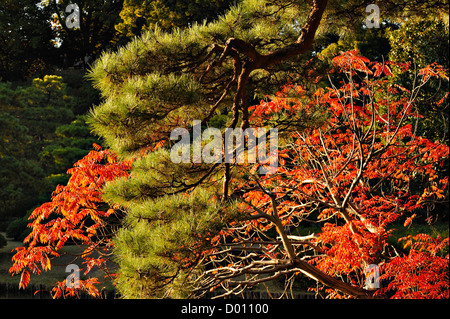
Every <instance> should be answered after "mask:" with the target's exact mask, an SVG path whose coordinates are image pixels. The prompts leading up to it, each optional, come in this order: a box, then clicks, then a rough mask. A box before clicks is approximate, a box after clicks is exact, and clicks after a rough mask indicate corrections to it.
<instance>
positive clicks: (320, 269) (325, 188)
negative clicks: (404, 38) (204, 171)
mask: <svg viewBox="0 0 450 319" xmlns="http://www.w3.org/2000/svg"><path fill="white" fill-rule="evenodd" d="M332 66H333V70H332V74H333V78H334V79H337V80H335V81H336V82H337V83H333V82H332V83H331V86H330V87H327V88H321V89H319V90H317V91H316V92H309V91H306V90H305V89H303V88H302V87H300V86H297V85H287V86H285V87H284V88H283V89H282V90H281V91H280V92H279V93H278V94H277V95H276V96H275V97H273V98H271V99H270V100H267V101H261V103H260V104H259V105H256V106H254V107H252V108H250V111H251V115H250V118H249V119H250V123H251V124H252V125H253V126H264V125H271V126H277V127H282V128H283V130H282V135H281V136H282V139H283V140H282V143H280V146H281V149H280V151H279V154H278V156H279V159H280V166H279V168H278V170H277V171H276V172H274V173H273V174H268V175H265V176H258V175H256V174H253V173H252V172H255V171H256V169H255V168H257V166H258V165H259V164H243V165H235V166H232V167H231V169H230V171H231V172H232V173H233V179H232V181H231V184H230V185H232V187H230V188H231V191H230V196H229V198H228V199H227V200H223V201H222V202H221V203H220V205H217V206H218V207H220V209H219V208H218V211H219V214H221V215H226V214H229V216H233V217H232V218H233V220H232V221H231V222H229V221H228V220H227V221H226V222H227V227H224V228H223V229H212V228H213V226H212V225H216V226H214V227H216V228H217V227H218V226H217V225H219V224H220V223H217V221H215V218H216V215H217V212H215V213H214V214H213V213H212V212H211V213H210V214H209V215H207V216H210V218H204V220H201V222H200V219H198V220H195V222H192V221H189V222H187V218H188V217H189V216H191V215H189V214H187V213H186V214H182V212H180V211H179V210H180V209H181V208H179V207H178V206H180V205H181V206H182V207H184V208H183V209H186V210H187V211H188V209H187V208H186V207H189V205H192V206H193V207H194V206H195V205H193V203H191V202H190V200H188V199H189V198H190V197H189V196H188V197H189V198H187V199H183V198H184V197H183V196H184V195H186V194H190V191H186V192H185V193H186V194H185V193H183V194H184V195H183V194H181V195H180V196H179V197H177V198H178V200H179V202H180V203H179V204H178V203H173V202H170V198H168V197H162V198H163V199H164V200H165V201H161V202H156V201H152V200H149V201H147V202H145V205H148V206H145V207H147V211H148V212H149V216H147V215H145V214H143V213H142V214H137V213H135V212H134V213H133V209H134V208H136V205H135V206H133V207H131V208H130V211H131V215H133V214H134V215H136V216H138V217H139V221H138V222H135V226H134V227H135V228H134V229H133V228H132V227H131V226H130V225H134V224H133V223H131V222H129V223H128V224H129V225H128V228H129V230H128V233H127V232H123V234H122V237H123V236H125V235H127V236H132V235H133V236H138V235H139V236H143V235H142V234H147V233H146V232H144V231H143V230H144V229H148V228H149V227H150V226H149V225H150V223H153V224H152V225H153V227H155V229H156V228H157V226H158V225H159V226H158V227H159V229H160V231H161V230H162V231H161V234H160V235H159V236H160V237H161V238H166V237H167V238H168V239H167V240H166V241H167V243H170V247H171V249H172V250H173V251H170V253H168V252H169V250H168V248H167V247H169V246H168V245H169V244H167V243H165V244H164V245H166V246H164V245H162V244H158V245H157V244H155V243H154V242H156V241H157V239H159V238H151V240H150V239H149V238H144V237H142V238H141V237H136V238H137V239H136V240H139V239H141V240H142V241H143V242H150V243H151V244H148V245H147V246H145V247H153V248H154V247H157V248H158V249H159V250H157V254H158V256H164V258H167V260H170V261H171V262H172V263H173V264H177V263H178V264H181V265H182V267H184V268H183V271H184V270H186V271H185V275H183V277H182V278H181V280H182V283H181V284H179V286H183V287H187V286H189V287H192V295H197V296H199V295H200V296H201V295H205V294H206V293H209V292H211V291H214V290H215V289H217V288H221V289H223V291H224V294H225V295H227V294H238V293H239V292H241V291H243V290H245V289H247V288H249V287H253V286H255V285H257V284H260V283H264V282H266V281H269V280H274V279H277V278H281V277H284V278H286V280H285V283H286V291H287V290H288V288H287V287H289V286H290V285H292V283H293V281H294V280H295V279H296V278H298V276H300V275H306V276H308V277H310V278H313V279H315V280H316V281H317V282H318V283H320V284H317V285H315V286H314V287H311V288H310V290H312V291H315V292H316V293H317V294H321V295H322V296H324V297H326V298H348V297H356V298H373V297H375V298H448V297H449V286H448V279H449V278H448V262H449V255H448V244H449V239H448V238H442V237H440V236H437V237H436V236H435V237H432V236H430V235H427V234H413V235H407V236H404V237H402V238H399V239H397V238H396V237H395V236H394V234H395V232H396V230H397V229H398V228H408V227H410V226H411V225H412V224H413V223H415V221H416V219H417V218H418V216H419V215H420V212H421V211H424V210H426V209H427V208H429V207H431V206H433V205H439V204H441V203H443V202H444V201H445V200H446V199H448V172H447V171H446V167H445V164H446V163H447V164H448V153H449V148H448V146H447V145H444V144H442V143H440V142H438V141H431V140H429V139H427V138H424V137H421V136H420V134H418V131H417V122H418V121H420V118H421V116H420V114H418V113H417V111H416V108H415V106H414V103H415V98H416V97H417V94H418V92H419V91H420V90H421V88H422V87H423V86H425V85H426V84H427V82H428V81H429V80H430V79H432V78H436V79H441V80H442V81H448V77H447V74H446V72H447V71H446V70H443V69H442V67H440V66H438V65H431V66H428V67H426V68H424V69H421V70H420V71H419V72H418V77H417V81H416V83H415V85H414V86H413V87H411V88H405V87H403V86H400V85H399V84H398V83H396V82H395V79H394V74H395V73H400V74H401V73H403V72H405V71H406V70H408V68H410V65H409V64H404V63H393V62H385V63H380V62H371V61H369V60H368V59H367V58H365V57H363V56H361V55H360V54H359V52H357V51H349V52H342V53H341V54H339V55H338V56H336V57H335V58H334V59H333V60H332ZM438 98H439V103H444V102H446V101H447V99H448V93H446V94H445V95H444V96H440V97H438ZM319 115H320V116H319ZM302 120H303V122H302ZM305 123H306V124H305ZM154 155H155V154H154ZM156 155H157V154H156ZM138 163H139V161H138ZM152 163H153V162H152ZM168 165H169V164H167V165H166V166H168ZM253 165H255V166H254V167H252V166H253ZM137 166H138V168H139V167H140V166H139V165H137ZM151 169H153V170H154V171H158V170H157V169H154V168H151ZM130 170H131V161H125V162H120V161H118V159H117V157H116V156H115V155H114V154H113V153H112V152H111V151H108V150H101V149H100V148H97V149H96V150H95V151H92V152H91V153H90V154H89V155H88V156H86V157H85V158H83V159H82V160H81V161H79V162H77V163H76V164H75V166H74V168H73V169H71V170H69V171H68V173H69V174H71V175H72V177H71V179H70V180H69V182H68V184H67V186H64V187H63V186H59V187H58V188H57V189H56V191H55V192H54V195H53V198H52V201H51V202H49V203H45V204H44V205H42V206H41V207H39V208H37V209H36V210H35V211H34V212H33V214H32V215H31V217H30V220H31V223H30V227H31V228H32V232H31V234H30V235H29V236H28V237H27V238H26V239H25V241H24V243H25V244H26V245H27V246H26V247H20V248H17V252H16V254H15V256H14V257H13V261H14V265H13V266H12V267H11V269H10V272H11V273H13V274H20V275H21V281H20V286H21V287H24V286H26V285H27V283H28V282H29V279H30V273H33V274H39V273H41V271H42V270H44V271H47V270H50V268H51V258H52V257H57V256H59V255H60V253H59V251H60V249H61V248H62V247H63V246H64V245H66V244H67V243H68V242H69V241H70V242H75V243H77V244H79V245H83V246H84V248H85V249H84V252H83V253H82V254H81V256H80V257H81V258H82V259H83V264H84V265H85V269H84V270H85V272H84V273H85V274H87V273H89V271H90V270H91V269H92V268H93V267H99V268H103V269H105V270H106V272H107V275H110V276H112V277H114V274H113V273H110V272H108V270H107V269H106V268H107V267H106V262H107V257H106V256H107V255H108V254H109V253H110V252H111V245H112V241H111V238H112V237H113V236H114V234H115V233H114V230H115V229H114V227H113V225H112V224H111V220H110V218H111V217H112V216H114V214H115V213H116V210H115V208H116V209H117V207H109V206H107V205H106V204H105V203H104V200H103V199H102V187H103V185H104V184H105V183H106V182H108V181H113V180H117V179H118V178H119V177H126V176H128V174H129V172H130ZM145 172H146V173H145V174H144V175H145V176H148V175H149V174H151V173H154V172H153V171H152V172H150V169H148V170H146V171H145ZM157 176H159V175H157ZM125 182H126V180H122V183H125ZM118 185H120V183H119V184H118ZM195 185H200V182H199V183H198V184H195ZM192 194H195V192H193V193H192ZM192 194H191V195H192ZM191 197H192V198H194V199H195V196H191ZM203 200H204V202H205V203H208V205H206V204H205V203H203V202H202V203H203V204H202V205H204V206H205V207H206V206H208V207H209V208H210V209H214V210H216V209H215V208H214V207H215V206H214V205H213V204H212V203H211V204H209V203H210V202H211V201H214V202H215V204H217V203H218V202H219V201H220V196H214V197H211V198H209V197H208V199H205V198H203ZM185 202H186V203H185ZM164 205H166V206H167V207H169V206H174V207H176V209H177V211H176V214H179V216H178V215H176V214H175V213H171V215H170V218H172V219H174V220H176V221H177V222H178V223H175V222H174V224H175V225H176V226H177V227H179V229H180V232H182V231H183V230H184V231H186V229H188V230H189V231H188V232H187V233H188V234H189V236H188V237H189V241H188V240H187V239H186V240H185V242H188V243H190V246H189V247H190V248H189V254H185V255H188V256H191V255H193V256H195V258H193V259H192V260H190V259H189V258H188V257H186V258H185V259H186V260H185V259H183V260H181V261H180V260H179V259H180V258H179V256H180V255H182V256H184V255H183V254H182V253H183V252H184V251H186V250H187V249H186V247H188V246H187V245H185V247H177V246H176V245H175V240H176V239H178V240H180V238H181V237H180V236H179V235H178V233H177V234H171V236H173V238H175V239H173V238H172V237H170V236H168V234H167V233H170V229H169V226H168V225H171V224H168V222H167V219H168V217H167V216H168V214H167V212H166V213H162V212H165V208H167V207H164ZM177 205H178V206H177ZM227 205H228V207H227ZM141 206H142V207H144V205H141ZM141 206H139V207H141ZM181 206H180V207H181ZM142 207H141V208H142ZM202 209H203V208H202ZM154 210H155V211H154ZM192 211H193V212H194V211H195V213H198V211H201V209H200V208H198V209H197V208H195V209H193V210H192ZM128 213H130V212H128ZM165 214H166V215H167V216H166V215H165ZM192 214H194V213H192ZM136 216H135V217H136ZM177 216H178V217H177ZM192 216H194V215H192ZM211 216H214V218H212V217H211ZM158 218H159V219H158ZM164 218H165V219H164ZM176 218H178V219H176ZM183 218H184V219H183ZM141 219H142V220H141ZM185 219H186V220H185ZM155 220H156V221H157V222H155ZM214 221H215V222H216V224H214V223H213V222H214ZM196 222H198V223H199V224H201V228H200V227H197V228H194V227H193V226H192V225H197V224H196ZM427 222H429V223H431V222H432V220H431V219H430V218H429V219H428V220H427ZM158 223H160V224H161V225H160V224H158ZM184 223H186V224H184ZM311 224H314V225H319V226H320V229H321V230H320V232H318V233H316V234H309V235H306V236H305V235H303V236H302V235H300V233H301V232H302V230H303V229H304V228H305V227H306V226H307V225H311ZM185 225H189V227H191V226H192V227H191V228H192V229H191V228H189V227H188V226H185ZM208 225H209V227H210V228H211V232H209V231H208ZM220 225H221V226H220V227H223V225H222V224H220ZM139 227H141V228H142V229H141V228H139ZM164 227H166V228H167V230H166V228H164ZM170 227H171V226H170ZM174 227H175V226H174ZM198 229H201V230H202V232H201V233H198V234H191V232H192V231H193V230H198ZM133 231H136V234H135V233H133ZM139 231H142V233H139ZM116 234H117V233H116ZM119 234H120V232H119ZM177 236H178V237H177ZM122 237H120V236H119V242H120V238H122ZM197 237H198V243H197V242H196V240H197ZM127 238H128V237H127ZM130 238H131V237H130ZM122 240H123V238H122ZM200 243H201V245H200ZM192 247H201V248H198V249H199V250H201V251H197V250H196V249H195V248H192ZM139 249H142V248H141V247H139ZM148 249H150V248H148ZM164 249H165V250H166V251H165V253H164V252H162V251H161V250H164ZM183 249H184V250H183ZM94 251H95V252H96V254H93V252H94ZM139 252H141V250H139ZM127 253H130V252H128V250H127ZM144 253H148V252H147V251H146V252H142V254H144ZM155 254H156V253H155ZM94 256H95V257H94ZM137 257H139V256H137ZM137 257H136V256H134V255H133V258H137ZM152 257H153V256H152ZM177 258H178V259H177ZM161 264H162V263H161V262H159V263H158V264H156V265H157V266H154V267H153V268H151V271H152V274H154V276H155V277H154V278H157V276H158V275H160V276H162V275H161V270H160V268H161V269H165V268H164V265H161ZM152 265H153V264H152ZM370 265H376V266H377V267H379V269H380V274H381V275H380V280H381V286H380V287H376V288H375V289H374V288H372V287H369V286H368V284H367V282H366V280H367V278H369V277H370V276H372V275H373V273H370V272H368V271H367V269H369V268H370V267H369V266H370ZM165 266H166V268H167V263H166V264H165ZM158 267H160V268H158ZM190 268H197V269H195V271H194V270H192V271H191V270H190ZM130 272H131V273H132V275H136V274H135V273H134V272H133V270H130ZM194 274H195V275H194ZM163 275H164V273H163ZM177 275H178V273H176V274H175V275H173V278H172V277H168V276H166V277H164V276H162V277H164V280H162V281H161V282H156V285H157V289H160V288H161V287H162V286H167V285H171V284H172V283H173V282H175V281H176V280H175V279H174V278H176V277H177ZM130 276H131V275H130ZM168 278H169V279H170V280H169V279H168ZM155 280H156V279H155ZM97 283H98V278H89V279H86V280H83V281H81V285H80V289H81V290H84V291H86V292H87V293H89V294H91V295H93V296H99V291H98V289H97V288H96V286H95V285H96V284H97ZM159 284H160V285H161V287H160V286H158V285H159ZM173 289H175V288H173ZM53 291H54V297H56V298H58V297H61V296H63V295H64V296H74V295H76V294H77V291H76V290H75V289H73V288H69V287H66V286H65V282H64V281H63V282H59V283H57V284H56V287H55V288H54V290H53Z"/></svg>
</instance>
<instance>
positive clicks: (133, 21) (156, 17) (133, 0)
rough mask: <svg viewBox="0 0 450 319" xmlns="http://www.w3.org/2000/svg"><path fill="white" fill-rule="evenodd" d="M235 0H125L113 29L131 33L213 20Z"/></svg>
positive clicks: (138, 33) (127, 33)
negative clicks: (119, 20)
mask: <svg viewBox="0 0 450 319" xmlns="http://www.w3.org/2000/svg"><path fill="white" fill-rule="evenodd" d="M234 2H235V1H234V0H213V1H211V0H192V1H161V0H151V1H143V0H125V1H124V3H123V8H122V11H121V12H120V17H121V19H122V21H121V22H120V23H118V24H117V25H116V30H117V31H118V32H119V33H121V34H123V35H126V36H127V37H132V36H134V35H141V33H142V32H143V31H145V30H148V29H153V28H154V27H155V26H158V27H160V28H162V29H164V30H170V29H174V28H177V27H188V26H190V25H192V24H193V23H194V22H202V21H203V20H208V21H211V20H214V19H216V18H217V17H218V15H219V14H220V13H223V12H224V11H225V10H226V9H227V8H229V7H230V5H231V4H233V3H234Z"/></svg>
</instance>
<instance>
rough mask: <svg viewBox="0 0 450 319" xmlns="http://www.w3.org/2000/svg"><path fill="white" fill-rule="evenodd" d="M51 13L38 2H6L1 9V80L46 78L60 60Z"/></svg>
mask: <svg viewBox="0 0 450 319" xmlns="http://www.w3.org/2000/svg"><path fill="white" fill-rule="evenodd" d="M49 17H50V13H49V11H48V10H46V9H45V8H41V7H38V6H37V5H36V0H19V1H10V0H4V1H2V4H1V6H0V44H1V45H0V81H13V80H23V79H26V78H30V77H31V76H33V75H37V76H42V75H43V73H44V72H45V71H46V70H48V69H49V67H50V66H51V64H53V63H55V62H56V61H55V59H57V52H56V48H55V47H54V46H53V45H52V42H51V39H52V38H53V36H52V31H51V29H50V27H49V25H50V24H49V21H48V20H49Z"/></svg>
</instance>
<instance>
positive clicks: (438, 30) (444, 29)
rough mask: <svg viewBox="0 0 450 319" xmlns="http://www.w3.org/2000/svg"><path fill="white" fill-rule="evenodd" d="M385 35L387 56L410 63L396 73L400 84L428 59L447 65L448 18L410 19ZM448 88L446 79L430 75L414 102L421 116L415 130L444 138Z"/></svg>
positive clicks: (408, 82) (445, 137) (446, 131)
mask: <svg viewBox="0 0 450 319" xmlns="http://www.w3.org/2000/svg"><path fill="white" fill-rule="evenodd" d="M387 36H388V38H389V41H390V43H391V47H392V50H390V52H389V59H390V60H392V61H402V62H411V63H412V65H411V68H410V71H409V72H408V73H406V74H405V75H403V76H396V80H397V81H398V82H399V83H400V85H410V84H411V83H413V82H414V81H415V79H414V76H413V74H414V72H415V70H416V69H419V68H423V67H425V66H427V65H429V64H431V63H434V62H436V63H438V64H440V65H442V66H444V67H445V68H447V70H448V68H449V67H450V60H449V59H450V57H449V49H450V48H449V25H448V22H447V23H446V22H444V21H443V20H440V19H423V20H415V19H411V20H409V21H407V22H405V23H404V24H403V25H402V26H401V27H400V29H398V30H395V31H394V30H390V31H388V32H387ZM394 74H396V73H395V69H394ZM447 74H448V73H447ZM443 86H446V87H447V88H446V89H445V88H444V87H443ZM448 88H449V83H448V82H443V81H441V80H440V79H433V80H432V81H430V83H428V84H427V86H426V87H424V88H423V89H422V90H421V92H420V94H419V96H418V97H417V101H416V103H417V109H418V112H419V113H420V114H421V115H422V116H423V117H424V118H423V120H421V121H420V123H419V127H418V134H420V135H423V136H426V137H428V138H430V139H433V140H441V141H444V140H447V141H448V135H449V130H448V127H449V118H448V97H444V94H445V92H448ZM442 92H444V93H442ZM436 97H438V98H436ZM436 101H439V102H436ZM436 128H440V129H436Z"/></svg>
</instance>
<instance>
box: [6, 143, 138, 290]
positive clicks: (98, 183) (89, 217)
mask: <svg viewBox="0 0 450 319" xmlns="http://www.w3.org/2000/svg"><path fill="white" fill-rule="evenodd" d="M131 164H132V161H131V160H127V161H118V158H117V156H116V155H115V154H114V153H113V152H112V151H110V150H103V149H102V148H101V147H100V146H98V145H94V150H93V151H91V152H90V153H89V154H88V155H86V156H85V157H84V158H83V159H81V160H80V161H78V162H76V163H75V164H74V167H73V168H71V169H69V170H68V171H67V173H68V174H70V175H71V177H70V179H69V181H68V183H67V185H66V186H61V185H60V186H58V187H57V188H56V190H55V191H54V192H53V195H52V200H51V201H50V202H47V203H44V204H43V205H41V206H40V207H38V208H36V209H35V210H34V211H33V212H32V214H31V216H30V217H29V219H30V220H31V222H30V224H29V225H28V226H29V227H30V228H31V229H32V231H31V233H30V234H29V235H28V236H27V237H26V238H25V239H24V244H26V246H25V247H18V248H16V253H15V255H14V256H13V258H12V260H13V262H14V264H13V266H12V267H11V268H10V270H9V272H10V273H12V274H13V275H15V274H20V275H21V277H20V283H19V287H20V288H25V287H26V286H27V285H28V283H29V281H30V273H31V274H37V275H39V274H40V273H41V272H42V271H48V270H50V269H51V259H52V258H54V257H59V256H60V255H61V253H60V252H61V249H62V248H63V247H64V246H65V245H67V244H69V243H72V244H73V243H75V244H77V245H79V246H81V247H83V249H84V250H83V252H82V253H81V254H80V255H79V256H78V257H79V258H81V259H82V263H83V264H84V265H85V267H84V268H81V269H80V271H81V270H84V274H85V275H86V274H88V273H89V272H90V271H91V270H92V269H93V268H94V267H98V268H100V269H102V270H104V271H105V273H106V275H107V276H108V277H111V278H112V277H114V273H112V272H111V271H110V270H109V269H108V267H107V264H106V263H107V260H108V256H110V255H111V245H112V242H111V239H112V234H113V230H114V225H113V220H117V219H118V218H119V216H120V212H118V211H116V210H115V209H114V207H109V206H108V205H107V204H106V203H105V202H104V200H103V199H102V195H101V194H102V186H103V185H104V184H105V183H106V182H108V181H111V180H114V179H116V178H118V177H121V176H128V173H129V171H130V169H131ZM98 283H99V279H98V278H95V277H93V278H88V279H85V280H79V281H78V282H77V283H76V285H69V286H67V285H66V280H63V281H61V282H57V283H56V284H55V287H54V288H53V290H52V291H53V297H54V298H60V297H61V296H76V295H78V294H79V292H85V293H88V294H90V295H92V296H94V297H99V296H100V291H99V289H98V288H97V286H96V284H98Z"/></svg>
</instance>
